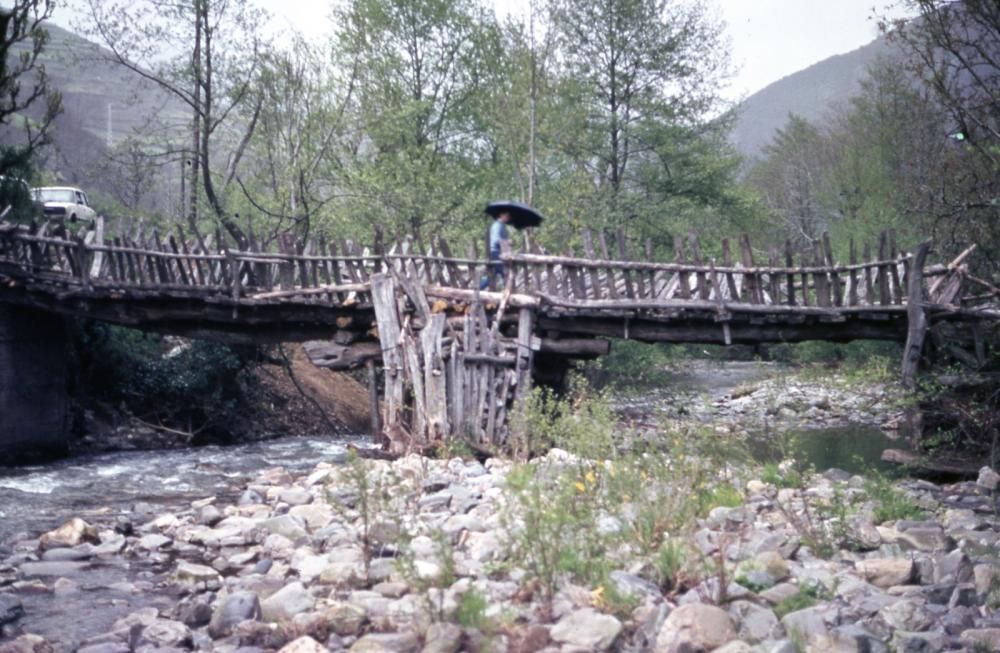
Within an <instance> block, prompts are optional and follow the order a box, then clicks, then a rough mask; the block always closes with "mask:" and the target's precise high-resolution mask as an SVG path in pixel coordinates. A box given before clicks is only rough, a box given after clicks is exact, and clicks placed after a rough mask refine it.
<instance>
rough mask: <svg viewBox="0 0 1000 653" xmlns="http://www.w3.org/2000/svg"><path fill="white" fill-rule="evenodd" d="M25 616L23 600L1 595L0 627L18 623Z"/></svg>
mask: <svg viewBox="0 0 1000 653" xmlns="http://www.w3.org/2000/svg"><path fill="white" fill-rule="evenodd" d="M23 614H24V607H23V606H22V605H21V599H19V598H17V597H16V596H12V595H10V594H0V626H2V625H4V624H9V623H11V622H12V621H17V620H18V619H20V618H21V615H23Z"/></svg>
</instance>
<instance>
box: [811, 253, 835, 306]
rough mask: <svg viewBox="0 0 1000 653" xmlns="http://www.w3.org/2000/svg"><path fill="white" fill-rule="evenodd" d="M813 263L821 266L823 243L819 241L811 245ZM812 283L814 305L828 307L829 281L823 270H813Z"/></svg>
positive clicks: (818, 266)
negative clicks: (814, 292)
mask: <svg viewBox="0 0 1000 653" xmlns="http://www.w3.org/2000/svg"><path fill="white" fill-rule="evenodd" d="M813 264H814V265H815V266H816V267H817V268H821V267H822V266H823V245H822V244H821V243H819V242H816V243H815V244H814V245H813ZM813 285H815V287H816V305H817V306H822V307H823V308H827V307H829V306H830V305H831V303H830V283H829V280H828V279H827V276H826V272H825V271H822V270H818V271H816V272H813Z"/></svg>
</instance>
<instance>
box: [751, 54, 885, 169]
mask: <svg viewBox="0 0 1000 653" xmlns="http://www.w3.org/2000/svg"><path fill="white" fill-rule="evenodd" d="M892 52H893V48H892V46H891V45H890V44H889V43H888V41H887V39H886V38H885V37H881V38H877V39H875V40H873V41H872V42H871V43H869V44H867V45H864V46H862V47H860V48H858V49H857V50H853V51H851V52H846V53H844V54H838V55H834V56H832V57H829V58H828V59H824V60H823V61H820V62H818V63H815V64H813V65H811V66H809V67H807V68H803V69H802V70H799V71H798V72H795V73H792V74H791V75H788V76H787V77H784V78H782V79H779V80H778V81H776V82H774V83H772V84H768V85H767V86H765V87H764V88H762V89H761V90H759V91H757V92H756V93H753V94H752V95H750V96H749V97H747V98H746V100H744V101H743V102H742V104H741V105H740V109H739V115H738V117H737V119H736V122H735V124H734V125H733V132H732V142H733V144H734V145H735V146H736V149H737V150H738V151H739V153H740V154H741V155H743V156H744V157H747V158H749V159H753V158H755V157H757V156H760V154H761V153H762V151H763V149H764V147H765V146H766V145H767V144H768V143H769V142H771V140H772V139H773V138H774V136H775V133H776V132H777V131H778V129H780V128H781V127H782V126H783V125H784V124H785V122H786V121H787V120H788V116H789V114H794V115H797V116H800V117H802V118H805V119H806V120H809V121H810V122H814V123H817V124H822V123H824V122H825V121H826V119H827V118H829V116H830V113H831V112H832V111H834V110H835V109H836V108H837V107H839V106H843V105H845V104H846V103H847V102H848V101H849V100H850V99H851V98H852V97H855V96H856V95H858V93H859V92H860V91H861V81H862V80H863V79H864V78H865V75H866V74H867V71H868V69H869V68H870V67H871V66H872V65H874V64H875V63H876V62H877V61H879V59H882V58H885V57H888V56H889V55H890V54H891V53H892ZM747 65H749V66H752V65H753V63H752V62H751V63H749V64H747Z"/></svg>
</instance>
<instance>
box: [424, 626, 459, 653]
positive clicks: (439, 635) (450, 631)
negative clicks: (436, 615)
mask: <svg viewBox="0 0 1000 653" xmlns="http://www.w3.org/2000/svg"><path fill="white" fill-rule="evenodd" d="M461 647H462V629H461V628H459V627H458V626H456V625H455V624H450V623H447V622H437V623H433V624H431V626H430V628H428V629H427V634H426V635H425V636H424V648H423V649H422V650H421V653H458V649H459V648H461Z"/></svg>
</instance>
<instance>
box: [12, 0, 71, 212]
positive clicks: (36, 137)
mask: <svg viewBox="0 0 1000 653" xmlns="http://www.w3.org/2000/svg"><path fill="white" fill-rule="evenodd" d="M54 7H55V3H54V2H53V1H52V0H14V2H13V3H12V4H11V6H9V7H0V133H2V134H3V144H0V176H3V181H2V182H0V210H3V209H4V208H5V207H7V206H11V207H12V208H13V210H14V214H13V216H12V217H15V218H19V219H24V218H27V217H30V215H31V201H30V198H29V197H28V196H27V192H26V189H25V185H24V183H23V182H22V181H21V180H22V179H28V178H30V177H31V173H32V161H33V157H34V156H35V154H36V152H37V151H38V150H39V149H40V148H42V147H44V146H46V145H48V144H49V143H50V142H51V139H52V125H53V122H54V121H55V119H56V116H58V115H59V113H60V112H61V111H62V98H61V96H60V95H59V93H58V92H57V91H55V90H53V89H52V88H50V87H49V80H48V77H47V76H46V74H45V66H44V65H42V64H41V63H40V62H39V61H38V58H39V56H40V55H41V54H42V52H43V50H44V49H45V45H46V43H47V42H48V38H49V35H48V32H47V31H46V30H45V28H44V27H43V22H44V21H45V20H46V19H47V18H49V16H51V15H52V10H53V9H54Z"/></svg>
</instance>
